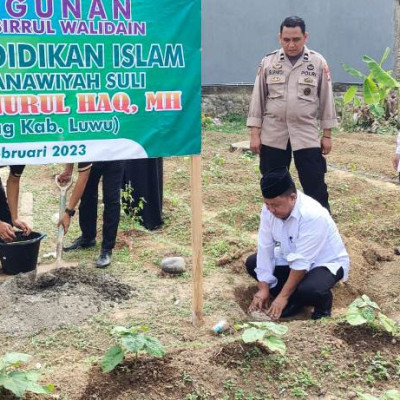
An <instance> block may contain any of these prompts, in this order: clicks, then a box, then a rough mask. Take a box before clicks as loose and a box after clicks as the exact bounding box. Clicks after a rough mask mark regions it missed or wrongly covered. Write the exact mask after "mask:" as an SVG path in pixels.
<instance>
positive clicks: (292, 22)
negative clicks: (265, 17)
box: [281, 15, 306, 35]
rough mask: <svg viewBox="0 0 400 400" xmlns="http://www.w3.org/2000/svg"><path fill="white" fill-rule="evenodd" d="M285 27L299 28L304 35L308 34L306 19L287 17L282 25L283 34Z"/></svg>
mask: <svg viewBox="0 0 400 400" xmlns="http://www.w3.org/2000/svg"><path fill="white" fill-rule="evenodd" d="M284 26H286V28H296V27H297V26H298V27H299V28H300V29H301V32H302V33H303V35H304V34H305V33H306V23H305V22H304V19H303V18H300V17H296V16H295V15H294V16H292V17H287V18H285V19H284V20H283V22H282V23H281V33H282V31H283V27H284Z"/></svg>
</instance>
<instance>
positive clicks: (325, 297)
mask: <svg viewBox="0 0 400 400" xmlns="http://www.w3.org/2000/svg"><path fill="white" fill-rule="evenodd" d="M256 266H257V253H256V254H253V255H251V256H249V257H248V258H247V260H246V268H247V272H248V273H249V275H250V276H252V277H253V278H254V279H255V280H258V279H257V275H256V273H255V271H254V270H255V268H256ZM289 273H290V268H289V266H288V265H279V266H276V267H275V271H274V276H275V277H276V278H277V279H278V284H277V285H276V286H275V287H274V288H272V289H271V290H270V292H271V294H272V295H273V296H274V297H276V296H277V295H278V294H279V293H280V291H281V290H282V288H283V286H284V284H285V283H286V281H287V279H288V277H289ZM342 278H343V268H340V269H339V270H338V272H337V274H336V275H333V274H332V272H330V271H329V269H328V268H326V267H318V268H314V269H312V270H311V271H310V272H307V273H306V275H305V276H304V278H303V280H302V281H301V282H300V283H299V284H298V286H297V288H296V290H295V292H294V293H293V294H292V295H291V296H290V300H289V302H290V303H292V302H293V303H296V304H299V305H305V306H306V305H307V306H314V307H315V309H316V310H322V311H324V310H330V309H331V308H332V292H331V289H332V288H333V286H335V284H336V283H337V282H339V281H340V280H341V279H342Z"/></svg>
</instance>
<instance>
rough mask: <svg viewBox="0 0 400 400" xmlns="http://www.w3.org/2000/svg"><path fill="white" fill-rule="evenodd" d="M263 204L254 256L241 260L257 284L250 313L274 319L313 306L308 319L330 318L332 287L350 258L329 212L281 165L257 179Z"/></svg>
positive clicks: (346, 273)
mask: <svg viewBox="0 0 400 400" xmlns="http://www.w3.org/2000/svg"><path fill="white" fill-rule="evenodd" d="M261 192H262V194H263V197H264V202H265V204H264V206H263V208H262V212H261V221H260V229H259V235H258V252H257V253H256V254H254V255H252V256H250V257H249V258H248V259H247V261H246V268H247V271H248V273H249V274H250V275H251V276H252V277H253V278H255V279H256V280H257V281H258V292H257V293H256V294H255V295H254V297H253V301H252V303H251V304H250V307H249V311H262V310H265V307H266V306H267V304H268V302H269V300H270V295H272V296H273V297H274V300H273V301H272V303H271V305H270V306H269V307H268V309H266V310H265V312H266V313H267V314H268V315H269V316H270V317H271V318H272V319H273V320H278V319H279V318H281V317H288V316H290V315H294V314H296V313H297V312H299V311H300V309H301V308H302V306H304V305H310V306H314V312H313V314H312V316H311V318H312V319H319V318H322V317H329V316H330V315H331V309H332V292H331V289H332V287H333V286H334V285H335V284H336V283H337V282H338V281H339V280H341V279H343V280H346V279H347V277H348V271H349V256H348V254H347V252H346V249H345V247H344V244H343V242H342V239H341V237H340V235H339V232H338V230H337V227H336V225H335V223H334V221H333V219H332V218H331V216H330V214H329V212H328V211H327V210H326V209H325V208H324V207H322V206H321V205H320V204H319V203H318V202H317V201H315V200H314V199H312V198H311V197H309V196H307V195H305V194H304V193H301V192H297V190H296V186H295V184H294V182H293V180H292V177H291V176H290V173H289V171H288V170H287V168H286V167H280V168H276V169H273V170H271V171H267V172H266V173H264V175H263V177H262V178H261Z"/></svg>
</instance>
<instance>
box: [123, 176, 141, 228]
mask: <svg viewBox="0 0 400 400" xmlns="http://www.w3.org/2000/svg"><path fill="white" fill-rule="evenodd" d="M133 193H134V188H133V187H132V186H131V184H130V183H129V184H127V185H125V188H124V189H122V191H121V199H122V210H123V211H124V213H125V214H126V215H127V216H128V218H129V219H130V220H131V222H132V223H133V225H134V226H137V225H140V223H141V222H142V221H143V218H142V217H141V216H140V213H141V211H142V210H143V208H144V205H145V204H146V200H145V198H144V197H140V198H139V199H138V201H137V203H136V205H133V204H135V198H134V196H133Z"/></svg>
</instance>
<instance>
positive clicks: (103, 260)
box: [96, 251, 111, 268]
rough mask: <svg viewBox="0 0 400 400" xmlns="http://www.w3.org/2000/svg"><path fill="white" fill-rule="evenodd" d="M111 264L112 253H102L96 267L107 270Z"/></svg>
mask: <svg viewBox="0 0 400 400" xmlns="http://www.w3.org/2000/svg"><path fill="white" fill-rule="evenodd" d="M110 264H111V251H102V252H101V253H100V255H99V257H98V258H97V261H96V267H97V268H106V267H108V266H109V265H110Z"/></svg>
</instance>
